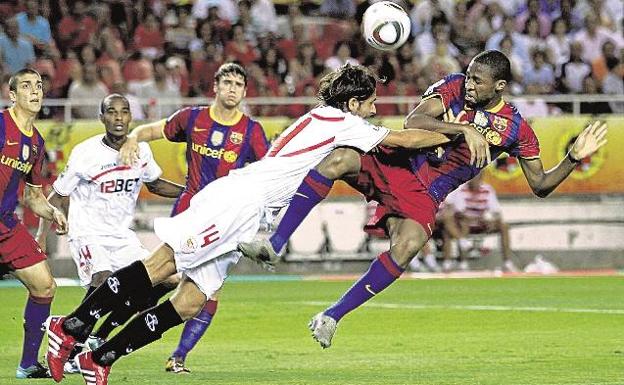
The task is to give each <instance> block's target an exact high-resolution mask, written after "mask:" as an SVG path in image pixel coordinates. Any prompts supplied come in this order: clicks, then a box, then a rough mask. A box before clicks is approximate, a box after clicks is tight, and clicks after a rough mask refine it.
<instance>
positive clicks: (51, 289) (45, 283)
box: [28, 276, 56, 298]
mask: <svg viewBox="0 0 624 385" xmlns="http://www.w3.org/2000/svg"><path fill="white" fill-rule="evenodd" d="M28 289H29V292H30V295H32V296H34V297H40V298H52V297H54V295H55V294H56V281H54V278H53V277H52V276H49V277H45V278H42V279H40V280H38V281H37V283H36V284H35V285H33V286H30V287H29V288H28Z"/></svg>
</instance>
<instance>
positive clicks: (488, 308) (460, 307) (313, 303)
mask: <svg viewBox="0 0 624 385" xmlns="http://www.w3.org/2000/svg"><path fill="white" fill-rule="evenodd" d="M286 303H287V304H293V305H304V306H327V305H328V303H327V302H320V301H304V302H286ZM365 306H367V307H376V308H382V309H411V310H427V309H441V310H473V311H528V312H549V313H590V314H618V315H624V309H584V308H566V307H561V308H560V307H547V306H536V307H533V306H497V305H416V304H399V303H367V304H366V305H365Z"/></svg>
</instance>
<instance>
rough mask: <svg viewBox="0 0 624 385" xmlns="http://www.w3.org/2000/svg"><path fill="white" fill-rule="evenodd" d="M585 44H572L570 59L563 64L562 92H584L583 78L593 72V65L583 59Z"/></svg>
mask: <svg viewBox="0 0 624 385" xmlns="http://www.w3.org/2000/svg"><path fill="white" fill-rule="evenodd" d="M583 49H584V48H583V44H582V43H581V42H579V41H575V42H572V44H571V45H570V60H569V61H568V62H567V63H564V64H563V65H562V66H561V78H560V92H563V93H570V94H579V93H581V92H583V88H584V86H583V80H584V79H585V78H586V77H587V76H589V75H590V74H591V67H590V65H589V64H588V63H586V62H585V61H584V60H583Z"/></svg>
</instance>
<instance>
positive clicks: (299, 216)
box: [270, 170, 334, 253]
mask: <svg viewBox="0 0 624 385" xmlns="http://www.w3.org/2000/svg"><path fill="white" fill-rule="evenodd" d="M333 184H334V181H333V180H331V179H328V178H326V177H324V176H323V175H321V174H319V173H318V171H316V170H310V172H308V175H306V177H305V178H304V179H303V182H301V184H300V185H299V188H298V189H297V192H296V193H295V195H294V196H293V198H292V200H291V201H290V205H289V206H288V209H287V210H286V214H284V217H283V218H282V220H281V221H280V223H279V225H278V226H277V229H276V230H275V233H274V234H273V235H272V236H271V239H270V242H271V245H272V246H273V250H275V251H276V252H278V253H279V252H280V250H282V248H284V246H285V245H286V242H288V238H290V236H291V235H292V234H293V233H294V232H295V230H296V229H297V227H298V226H299V225H300V224H301V222H303V220H304V219H305V217H306V216H307V215H308V214H309V213H310V211H312V209H313V208H314V207H315V206H316V205H317V204H318V203H319V202H320V201H322V200H323V199H325V197H326V196H327V194H328V193H329V190H331V187H332V185H333Z"/></svg>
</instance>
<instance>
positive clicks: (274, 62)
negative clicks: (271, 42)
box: [257, 47, 288, 87]
mask: <svg viewBox="0 0 624 385" xmlns="http://www.w3.org/2000/svg"><path fill="white" fill-rule="evenodd" d="M257 63H258V65H259V66H260V68H262V69H263V70H264V73H265V75H266V76H267V77H269V78H271V79H274V80H273V81H274V82H275V83H281V82H283V81H284V79H285V78H286V74H287V73H288V62H287V61H286V59H285V58H284V57H283V56H282V54H281V53H280V52H279V51H278V50H277V49H276V48H273V47H271V48H269V49H267V50H266V51H264V52H263V53H262V54H261V55H260V59H259V60H258V61H257ZM276 87H277V84H276Z"/></svg>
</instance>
